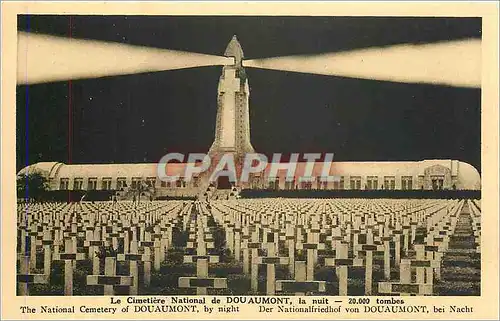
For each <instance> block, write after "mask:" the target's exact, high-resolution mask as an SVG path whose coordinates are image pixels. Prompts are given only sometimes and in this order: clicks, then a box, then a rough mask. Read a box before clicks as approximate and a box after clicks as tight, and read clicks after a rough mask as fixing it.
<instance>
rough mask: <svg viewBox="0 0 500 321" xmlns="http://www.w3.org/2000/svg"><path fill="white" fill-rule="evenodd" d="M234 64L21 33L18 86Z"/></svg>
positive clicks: (179, 53)
mask: <svg viewBox="0 0 500 321" xmlns="http://www.w3.org/2000/svg"><path fill="white" fill-rule="evenodd" d="M228 64H234V59H233V58H228V57H221V56H213V55H206V54H200V53H192V52H184V51H176V50H166V49H158V48H148V47H140V46H132V45H126V44H120V43H112V42H103V41H95V40H81V39H73V38H63V37H55V36H49V35H39V34H33V33H26V32H19V34H18V57H17V66H18V67H17V83H18V84H34V83H44V82H53V81H62V80H69V79H82V78H99V77H106V76H115V75H126V74H137V73H144V72H154V71H164V70H173V69H182V68H193V67H203V66H214V65H228Z"/></svg>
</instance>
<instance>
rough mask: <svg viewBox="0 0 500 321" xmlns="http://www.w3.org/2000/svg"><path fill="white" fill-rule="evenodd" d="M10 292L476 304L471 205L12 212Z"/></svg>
mask: <svg viewBox="0 0 500 321" xmlns="http://www.w3.org/2000/svg"><path fill="white" fill-rule="evenodd" d="M17 235H18V237H17V294H18V295H21V296H26V295H34V296H37V295H44V296H45V295H65V296H71V295H75V296H81V295H207V294H208V295H230V296H234V299H237V300H239V301H243V300H245V296H246V295H268V296H280V295H322V296H324V295H332V296H335V295H340V296H346V295H349V296H364V295H376V296H393V295H396V296H399V295H480V280H481V250H480V249H481V246H480V243H481V201H480V200H478V199H365V198H340V199H333V198H321V199H314V198H308V199H299V198H255V199H235V200H213V201H209V202H202V201H192V200H170V201H158V200H155V201H145V202H142V203H140V204H133V203H132V202H130V201H120V202H111V201H100V202H86V201H82V202H79V203H67V202H39V203H20V204H18V212H17Z"/></svg>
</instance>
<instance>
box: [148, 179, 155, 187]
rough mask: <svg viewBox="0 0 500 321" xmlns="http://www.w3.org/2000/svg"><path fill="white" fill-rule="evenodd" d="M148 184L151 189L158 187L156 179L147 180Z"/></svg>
mask: <svg viewBox="0 0 500 321" xmlns="http://www.w3.org/2000/svg"><path fill="white" fill-rule="evenodd" d="M146 183H147V184H148V186H149V187H155V186H156V177H148V178H146Z"/></svg>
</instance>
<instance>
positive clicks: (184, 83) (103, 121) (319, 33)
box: [17, 15, 481, 170]
mask: <svg viewBox="0 0 500 321" xmlns="http://www.w3.org/2000/svg"><path fill="white" fill-rule="evenodd" d="M18 30H22V31H30V32H37V33H44V34H53V35H60V36H65V37H68V36H69V35H71V36H72V37H74V38H85V39H96V40H105V41H113V42H122V43H127V44H133V45H145V46H152V47H158V48H166V49H175V50H185V51H192V52H200V53H207V54H215V55H222V53H223V52H224V49H225V47H226V45H227V43H228V42H229V40H230V39H231V37H232V36H233V34H236V35H237V36H238V39H239V40H240V43H241V45H242V47H243V51H244V53H245V57H246V58H247V59H251V58H261V57H273V56H283V55H293V54H316V53H327V52H335V51H342V50H347V49H357V48H366V47H373V46H388V45H392V44H403V43H431V42H437V41H442V40H452V39H463V38H480V37H481V19H480V18H373V17H172V16H72V17H69V16H33V15H31V16H19V19H18ZM408 63H411V61H409V62H408ZM457 68H460V66H457ZM220 72H221V67H203V68H194V69H184V70H175V71H165V72H157V73H146V74H139V75H127V76H113V77H106V78H100V79H88V80H73V81H71V85H70V84H69V82H68V81H64V82H54V83H47V84H36V85H30V86H18V87H17V168H18V169H20V168H22V167H23V166H24V165H25V164H26V163H29V164H32V163H35V162H39V161H62V162H65V163H124V162H156V161H158V160H159V159H160V158H161V156H163V155H164V154H165V153H167V152H183V153H187V152H206V151H208V148H209V147H210V144H211V143H212V141H213V136H214V127H215V117H216V98H217V82H218V78H219V76H220ZM247 73H248V76H249V84H250V88H251V89H250V90H251V95H250V124H251V139H252V144H253V146H254V147H255V149H256V151H258V152H261V153H266V154H270V153H273V152H282V153H291V152H299V153H304V152H333V153H335V160H338V161H349V160H351V161H362V160H365V161H370V160H421V159H430V158H442V159H458V160H461V161H465V162H468V163H470V164H472V165H473V166H475V167H476V168H477V169H478V170H480V169H481V148H480V144H481V141H480V137H481V127H480V126H481V124H480V115H481V114H480V106H481V91H480V89H470V88H453V87H447V86H435V85H421V84H401V83H392V82H382V81H373V80H359V79H349V78H343V77H332V76H320V75H310V74H300V73H292V72H281V71H269V70H258V69H250V68H249V69H247ZM70 91H71V95H69V92H70ZM70 96H71V100H69V97H70ZM70 111H71V112H70ZM70 124H71V125H70ZM70 129H71V130H70ZM68 147H70V148H68Z"/></svg>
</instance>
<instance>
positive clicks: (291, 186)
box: [285, 179, 295, 190]
mask: <svg viewBox="0 0 500 321" xmlns="http://www.w3.org/2000/svg"><path fill="white" fill-rule="evenodd" d="M294 186H295V179H294V180H293V181H285V189H286V190H292V189H294Z"/></svg>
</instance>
